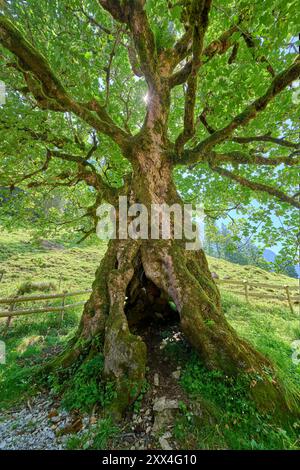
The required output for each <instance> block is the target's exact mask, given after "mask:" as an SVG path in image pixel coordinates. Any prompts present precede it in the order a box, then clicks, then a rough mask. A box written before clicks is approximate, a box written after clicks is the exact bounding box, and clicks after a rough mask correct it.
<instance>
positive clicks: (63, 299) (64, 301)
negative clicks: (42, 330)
mask: <svg viewBox="0 0 300 470" xmlns="http://www.w3.org/2000/svg"><path fill="white" fill-rule="evenodd" d="M66 294H67V292H66V291H64V296H63V298H62V302H61V305H62V311H61V317H60V321H61V323H62V322H63V321H64V315H65V308H64V307H65V303H66Z"/></svg>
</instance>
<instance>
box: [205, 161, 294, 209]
mask: <svg viewBox="0 0 300 470" xmlns="http://www.w3.org/2000/svg"><path fill="white" fill-rule="evenodd" d="M211 169H212V170H213V171H215V172H216V173H219V175H222V176H226V178H230V179H231V180H233V181H235V182H236V183H239V184H241V185H242V186H246V187H247V188H250V189H252V190H253V191H261V192H264V193H267V194H270V195H271V196H275V197H276V198H277V199H280V201H283V202H287V203H288V204H290V205H292V206H294V207H297V208H300V202H299V201H297V200H296V199H294V198H293V197H291V196H288V195H287V194H285V193H283V192H282V191H280V190H279V189H276V188H273V187H272V186H268V185H266V184H263V183H258V182H255V181H249V180H248V179H246V178H244V177H243V176H240V175H236V174H235V173H232V172H231V171H229V170H226V169H225V168H220V167H217V166H211Z"/></svg>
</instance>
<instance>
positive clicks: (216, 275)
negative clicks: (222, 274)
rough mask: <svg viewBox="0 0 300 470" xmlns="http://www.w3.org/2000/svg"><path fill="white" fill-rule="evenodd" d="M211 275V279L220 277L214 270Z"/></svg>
mask: <svg viewBox="0 0 300 470" xmlns="http://www.w3.org/2000/svg"><path fill="white" fill-rule="evenodd" d="M211 277H212V278H213V279H220V278H219V275H218V274H217V273H215V272H214V271H213V272H212V273H211Z"/></svg>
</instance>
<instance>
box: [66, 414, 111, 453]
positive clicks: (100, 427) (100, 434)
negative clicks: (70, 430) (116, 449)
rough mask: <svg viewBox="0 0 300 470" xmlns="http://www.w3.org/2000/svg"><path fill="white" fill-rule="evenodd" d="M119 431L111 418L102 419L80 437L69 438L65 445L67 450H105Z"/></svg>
mask: <svg viewBox="0 0 300 470" xmlns="http://www.w3.org/2000/svg"><path fill="white" fill-rule="evenodd" d="M119 432H120V429H119V428H118V426H116V424H115V423H114V422H113V421H112V419H111V418H103V419H100V420H99V421H97V424H96V425H93V426H92V427H91V428H90V429H89V430H88V431H87V432H85V433H84V434H83V435H82V436H80V437H79V436H71V437H70V438H69V439H68V440H67V443H66V448H67V449H68V450H78V449H84V450H87V449H90V450H105V449H107V448H109V445H110V444H112V441H113V439H114V438H115V437H117V435H118V434H119Z"/></svg>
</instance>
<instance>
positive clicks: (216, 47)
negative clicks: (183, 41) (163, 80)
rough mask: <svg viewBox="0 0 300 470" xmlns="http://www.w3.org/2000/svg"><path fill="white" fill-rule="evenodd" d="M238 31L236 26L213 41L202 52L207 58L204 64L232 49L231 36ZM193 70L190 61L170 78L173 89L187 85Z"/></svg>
mask: <svg viewBox="0 0 300 470" xmlns="http://www.w3.org/2000/svg"><path fill="white" fill-rule="evenodd" d="M236 31H238V26H236V25H234V26H232V27H231V28H229V29H228V30H227V31H224V33H222V34H221V36H219V38H218V39H216V40H215V41H212V42H211V43H210V44H209V45H208V46H207V47H206V48H205V49H204V50H203V52H202V56H203V57H204V58H205V59H204V61H203V63H206V62H208V61H209V60H211V59H212V58H213V57H214V56H215V55H218V54H224V53H225V52H226V51H227V50H228V49H229V48H230V47H232V45H233V42H232V41H231V36H232V35H233V33H235V32H236ZM191 70H192V60H190V61H188V62H187V63H186V64H185V65H184V67H183V68H182V69H181V70H179V71H178V72H176V73H174V75H172V76H171V77H170V86H171V88H173V87H174V86H177V85H181V84H183V83H185V82H186V81H187V79H188V77H189V75H190V73H191Z"/></svg>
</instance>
